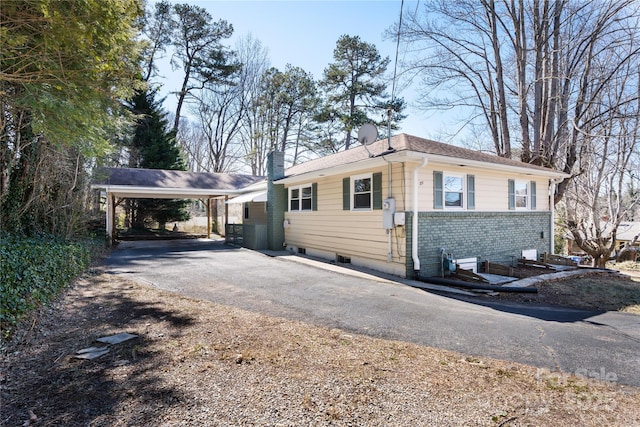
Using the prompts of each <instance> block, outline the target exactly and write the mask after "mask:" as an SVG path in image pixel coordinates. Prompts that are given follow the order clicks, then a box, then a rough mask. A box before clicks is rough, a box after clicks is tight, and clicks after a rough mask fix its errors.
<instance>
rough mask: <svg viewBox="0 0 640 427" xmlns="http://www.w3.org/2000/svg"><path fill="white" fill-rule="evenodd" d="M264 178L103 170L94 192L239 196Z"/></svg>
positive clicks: (175, 196)
mask: <svg viewBox="0 0 640 427" xmlns="http://www.w3.org/2000/svg"><path fill="white" fill-rule="evenodd" d="M264 179H265V178H264V177H262V176H251V175H240V174H228V173H206V172H186V171H176V170H162V169H142V168H100V169H98V170H97V171H96V174H95V176H94V179H93V185H92V187H93V188H97V189H103V190H106V191H107V192H109V193H111V194H113V195H114V196H116V197H132V198H154V199H155V198H170V199H174V198H200V197H218V196H227V195H228V196H236V195H239V194H243V193H246V192H247V190H246V189H245V187H248V186H250V185H252V184H256V183H258V182H261V181H264Z"/></svg>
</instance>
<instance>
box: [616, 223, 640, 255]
mask: <svg viewBox="0 0 640 427" xmlns="http://www.w3.org/2000/svg"><path fill="white" fill-rule="evenodd" d="M625 245H629V246H636V247H640V222H622V223H620V225H619V226H618V231H617V233H616V248H617V249H620V248H622V247H623V246H625Z"/></svg>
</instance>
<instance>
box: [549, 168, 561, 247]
mask: <svg viewBox="0 0 640 427" xmlns="http://www.w3.org/2000/svg"><path fill="white" fill-rule="evenodd" d="M558 182H560V180H559V179H551V180H549V209H551V224H550V228H551V230H549V236H550V239H551V242H550V243H549V253H550V254H555V241H556V236H555V232H556V230H555V228H556V227H555V225H556V206H555V202H554V200H555V195H556V184H557V183H558Z"/></svg>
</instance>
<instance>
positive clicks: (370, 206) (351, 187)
mask: <svg viewBox="0 0 640 427" xmlns="http://www.w3.org/2000/svg"><path fill="white" fill-rule="evenodd" d="M342 209H343V210H346V211H348V210H354V211H370V210H378V209H382V173H381V172H374V173H367V174H362V175H354V176H350V177H346V178H343V179H342Z"/></svg>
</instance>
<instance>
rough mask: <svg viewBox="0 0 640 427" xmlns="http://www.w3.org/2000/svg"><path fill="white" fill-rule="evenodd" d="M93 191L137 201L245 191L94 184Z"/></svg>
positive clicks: (234, 193)
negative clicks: (101, 191)
mask: <svg viewBox="0 0 640 427" xmlns="http://www.w3.org/2000/svg"><path fill="white" fill-rule="evenodd" d="M91 188H93V189H100V190H105V191H106V192H107V193H110V194H113V195H114V196H116V197H129V198H137V199H198V198H203V197H207V198H214V197H219V196H235V195H238V194H242V193H244V192H245V191H243V190H216V189H208V188H205V189H202V188H149V187H134V186H130V185H101V184H94V185H92V186H91Z"/></svg>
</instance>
